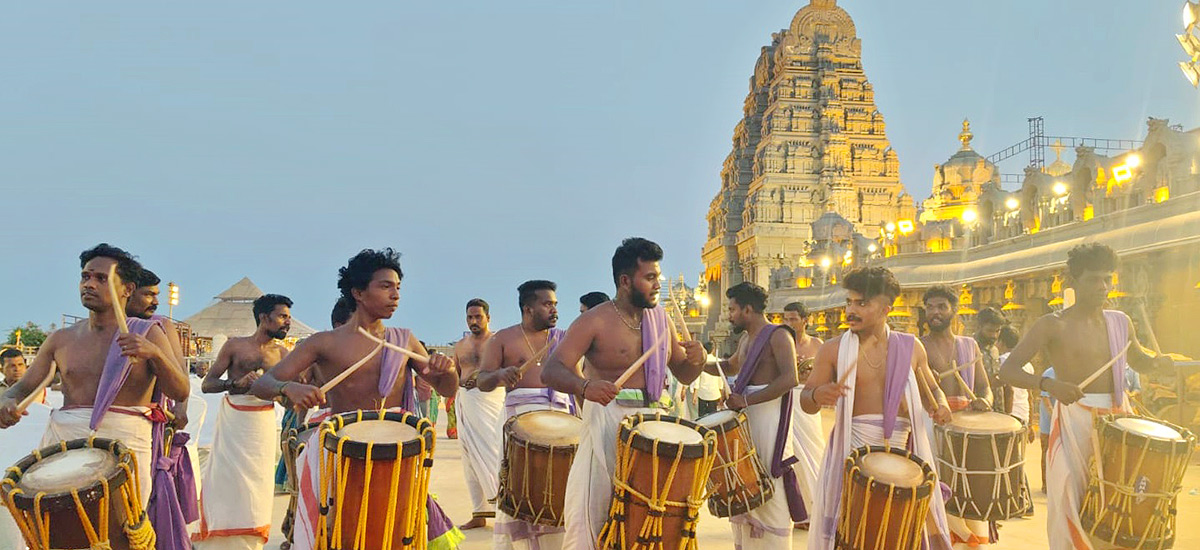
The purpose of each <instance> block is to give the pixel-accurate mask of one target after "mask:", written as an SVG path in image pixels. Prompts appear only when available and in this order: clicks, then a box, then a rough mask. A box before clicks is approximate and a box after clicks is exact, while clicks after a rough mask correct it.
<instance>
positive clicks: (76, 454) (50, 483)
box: [20, 447, 117, 493]
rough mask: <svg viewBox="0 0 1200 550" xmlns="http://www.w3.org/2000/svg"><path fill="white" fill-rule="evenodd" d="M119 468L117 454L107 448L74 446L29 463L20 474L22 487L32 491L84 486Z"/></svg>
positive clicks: (104, 477)
mask: <svg viewBox="0 0 1200 550" xmlns="http://www.w3.org/2000/svg"><path fill="white" fill-rule="evenodd" d="M116 468H117V457H115V456H113V454H112V453H111V452H109V451H107V450H105V449H95V448H91V447H85V448H83V449H71V450H68V451H65V452H61V453H57V454H54V455H53V456H50V457H48V458H47V459H45V460H42V461H40V462H38V463H36V464H34V465H33V466H30V467H29V469H28V470H26V471H25V475H23V476H21V481H20V486H21V488H22V489H25V490H26V491H27V492H31V493H36V492H44V493H61V492H63V491H70V490H71V489H83V488H85V487H87V486H89V485H91V484H92V483H95V482H97V481H100V480H101V479H107V478H108V477H109V476H110V475H112V473H113V470H115V469H116Z"/></svg>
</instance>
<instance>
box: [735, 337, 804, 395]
mask: <svg viewBox="0 0 1200 550" xmlns="http://www.w3.org/2000/svg"><path fill="white" fill-rule="evenodd" d="M765 329H766V327H763V328H760V329H759V331H762V330H765ZM758 334H759V333H758V331H756V332H754V333H753V334H750V333H744V334H742V337H741V338H740V339H738V346H737V350H736V351H735V352H734V354H733V357H732V358H731V359H730V362H731V364H732V365H733V367H734V368H735V369H737V370H738V371H741V368H742V366H743V364H744V362H745V361H746V354H748V353H749V352H750V345H751V344H752V343H753V342H754V339H755V338H756V337H758ZM758 357H759V358H758V367H756V368H755V370H754V376H751V377H750V385H751V386H762V385H764V384H769V383H771V381H772V380H774V379H775V377H777V376H779V369H780V365H779V360H778V359H777V358H776V357H775V351H774V350H772V349H771V346H770V345H766V346H763V350H762V353H761V354H760V355H759V356H758ZM789 361H790V359H789ZM788 367H789V368H792V367H791V366H790V365H789V366H788Z"/></svg>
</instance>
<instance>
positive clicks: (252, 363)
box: [225, 337, 288, 380]
mask: <svg viewBox="0 0 1200 550" xmlns="http://www.w3.org/2000/svg"><path fill="white" fill-rule="evenodd" d="M225 346H226V347H229V346H232V348H231V349H230V350H229V352H230V355H229V369H228V370H226V373H228V376H227V378H228V379H229V380H238V379H239V378H241V377H243V376H245V375H247V374H249V373H251V372H257V373H259V374H262V373H264V372H266V371H267V370H268V369H270V368H271V367H274V366H275V365H276V364H277V363H279V362H280V361H282V360H283V357H284V356H285V355H287V352H288V350H287V348H285V347H283V345H282V344H280V343H278V342H275V341H272V342H269V343H267V345H265V346H260V345H258V343H256V342H255V341H254V338H252V337H244V338H230V339H229V340H228V341H227V342H225Z"/></svg>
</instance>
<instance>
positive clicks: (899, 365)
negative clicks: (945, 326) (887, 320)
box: [883, 330, 920, 451]
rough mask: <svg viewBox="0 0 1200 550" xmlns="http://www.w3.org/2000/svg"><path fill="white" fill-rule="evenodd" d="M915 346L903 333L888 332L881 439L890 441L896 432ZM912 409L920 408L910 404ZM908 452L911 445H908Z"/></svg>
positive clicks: (909, 335) (914, 341)
mask: <svg viewBox="0 0 1200 550" xmlns="http://www.w3.org/2000/svg"><path fill="white" fill-rule="evenodd" d="M916 346H917V339H916V338H915V337H914V336H913V335H911V334H906V333H903V332H896V331H891V330H889V331H888V348H887V350H888V353H887V369H888V371H887V378H884V380H883V438H884V439H891V438H892V432H893V431H895V430H896V416H897V415H898V414H899V413H900V399H901V398H902V397H904V389H905V387H906V386H907V385H908V376H909V374H910V373H911V372H912V367H911V365H912V354H913V350H914V349H915V348H916ZM910 405H911V406H913V407H918V406H920V404H919V403H917V404H910ZM909 414H910V415H916V414H920V411H910V412H909ZM909 447H910V449H909V450H910V451H911V450H912V449H911V447H912V444H911V442H910V443H909Z"/></svg>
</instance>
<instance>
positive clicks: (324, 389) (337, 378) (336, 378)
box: [321, 329, 383, 393]
mask: <svg viewBox="0 0 1200 550" xmlns="http://www.w3.org/2000/svg"><path fill="white" fill-rule="evenodd" d="M360 330H361V329H360ZM382 349H383V342H379V344H377V345H376V346H375V349H373V350H371V353H368V354H366V355H365V356H363V358H362V359H359V360H358V362H357V363H355V364H353V365H350V366H349V367H348V368H346V370H344V371H342V372H341V373H340V374H338V375H337V376H334V377H333V378H332V379H331V380H330V381H328V382H326V383H325V385H324V386H321V392H322V393H324V392H327V391H329V390H331V389H333V387H334V386H336V385H338V384H340V383H342V380H345V379H346V377H347V376H350V375H351V374H354V371H356V370H358V369H359V368H360V367H362V366H363V365H365V364H367V361H370V360H371V358H372V357H375V356H376V355H378V354H379V352H380V351H381V350H382Z"/></svg>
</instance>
